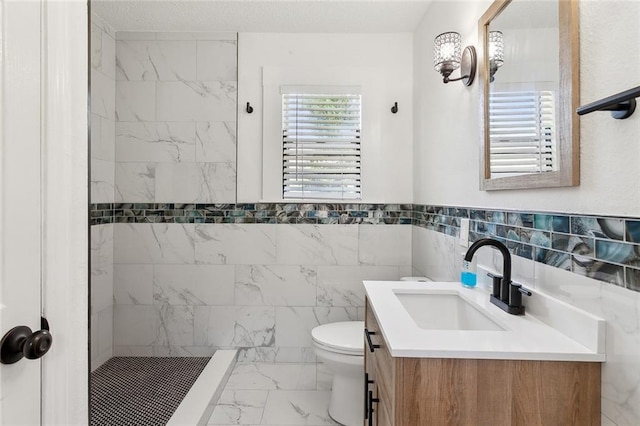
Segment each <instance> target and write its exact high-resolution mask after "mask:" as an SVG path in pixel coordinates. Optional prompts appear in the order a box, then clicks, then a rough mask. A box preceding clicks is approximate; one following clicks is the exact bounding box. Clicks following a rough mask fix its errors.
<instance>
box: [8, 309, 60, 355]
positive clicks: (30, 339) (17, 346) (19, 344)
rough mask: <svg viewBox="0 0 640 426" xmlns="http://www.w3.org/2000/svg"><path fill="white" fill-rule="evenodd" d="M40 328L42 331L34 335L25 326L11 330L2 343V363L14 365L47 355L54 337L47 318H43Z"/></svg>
mask: <svg viewBox="0 0 640 426" xmlns="http://www.w3.org/2000/svg"><path fill="white" fill-rule="evenodd" d="M40 327H41V330H38V331H36V332H33V333H32V332H31V329H30V328H29V327H27V326H24V325H19V326H17V327H13V328H12V329H11V330H9V331H8V332H7V334H5V335H4V337H2V340H1V341H0V362H1V363H2V364H13V363H16V362H18V361H20V360H21V359H22V358H23V357H25V358H27V359H38V358H40V357H42V356H43V355H44V354H46V353H47V352H48V351H49V349H51V345H52V344H53V336H51V333H50V331H49V323H48V322H47V320H46V318H44V317H42V318H41V320H40Z"/></svg>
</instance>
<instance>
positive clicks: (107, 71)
mask: <svg viewBox="0 0 640 426" xmlns="http://www.w3.org/2000/svg"><path fill="white" fill-rule="evenodd" d="M115 34H116V33H115V31H114V30H113V29H112V28H111V27H110V26H109V25H108V24H106V23H105V22H104V21H102V19H100V18H99V17H98V16H96V15H95V14H94V15H93V16H92V19H91V201H92V202H93V203H106V204H110V203H113V201H114V194H115V192H114V188H115V127H116V126H115V112H116V111H115V92H116V82H115V75H116V65H115V56H116V41H115ZM112 293H113V225H108V224H105V225H101V226H97V227H92V228H91V368H92V369H95V368H98V367H99V366H100V365H101V364H102V363H104V362H105V361H107V360H108V359H109V358H111V356H112V334H113V325H112V323H113V294H112Z"/></svg>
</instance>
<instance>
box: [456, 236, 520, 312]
mask: <svg viewBox="0 0 640 426" xmlns="http://www.w3.org/2000/svg"><path fill="white" fill-rule="evenodd" d="M483 246H493V247H495V248H497V249H498V250H500V253H502V276H498V275H492V274H489V276H490V277H491V278H492V279H493V289H492V293H491V297H490V299H489V300H490V302H491V303H493V304H494V305H496V306H497V307H499V308H500V309H502V310H503V311H505V312H508V313H510V314H513V315H524V306H523V305H522V295H523V294H524V295H526V296H531V292H530V291H529V290H527V289H526V288H524V287H522V286H521V285H520V284H516V283H514V282H512V281H511V253H509V249H507V247H506V246H505V245H504V244H502V243H501V242H500V241H497V240H493V239H491V238H483V239H481V240H478V241H476V242H475V243H473V244H472V245H471V247H469V250H467V253H466V254H465V255H464V260H466V261H467V262H470V261H471V259H473V255H474V254H475V252H476V251H478V249H479V248H480V247H483Z"/></svg>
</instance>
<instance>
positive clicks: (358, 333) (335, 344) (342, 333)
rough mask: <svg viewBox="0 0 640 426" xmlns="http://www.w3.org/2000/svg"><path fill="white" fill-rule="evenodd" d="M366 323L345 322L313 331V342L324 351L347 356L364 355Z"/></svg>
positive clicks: (322, 326)
mask: <svg viewBox="0 0 640 426" xmlns="http://www.w3.org/2000/svg"><path fill="white" fill-rule="evenodd" d="M363 333H364V321H343V322H334V323H330V324H324V325H320V326H318V327H315V328H314V329H313V330H311V337H312V338H313V342H314V343H315V344H316V345H317V346H319V347H321V348H322V349H324V350H326V351H329V352H335V353H340V354H345V355H355V356H363V355H364V337H363Z"/></svg>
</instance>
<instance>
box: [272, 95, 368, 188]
mask: <svg viewBox="0 0 640 426" xmlns="http://www.w3.org/2000/svg"><path fill="white" fill-rule="evenodd" d="M334 91H335V92H341V91H344V90H334ZM334 91H329V90H324V91H323V89H322V88H320V87H318V88H316V89H315V90H310V88H307V89H306V90H303V91H302V90H301V88H286V87H283V88H282V197H283V198H284V199H292V198H293V199H308V198H312V199H336V200H358V199H360V198H361V173H360V172H361V150H360V148H361V147H360V142H361V140H360V135H361V127H362V124H361V123H362V120H361V95H360V94H359V93H353V92H354V90H353V89H352V90H350V91H351V92H352V93H332V92H334ZM314 92H315V93H314Z"/></svg>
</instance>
